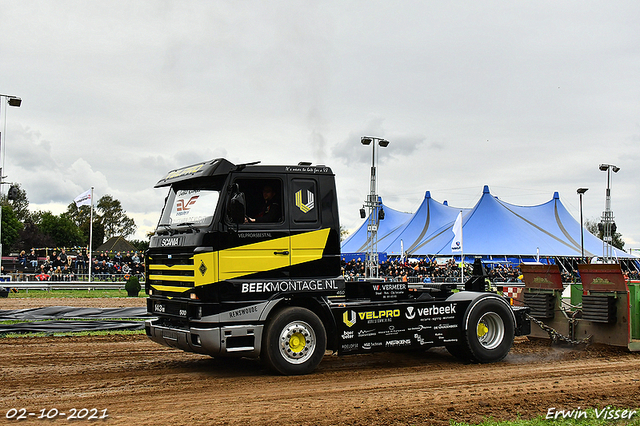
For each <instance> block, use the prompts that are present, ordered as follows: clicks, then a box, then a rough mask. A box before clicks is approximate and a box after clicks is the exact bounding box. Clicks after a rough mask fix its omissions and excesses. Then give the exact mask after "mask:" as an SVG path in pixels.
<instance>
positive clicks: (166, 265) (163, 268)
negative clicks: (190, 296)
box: [147, 251, 195, 288]
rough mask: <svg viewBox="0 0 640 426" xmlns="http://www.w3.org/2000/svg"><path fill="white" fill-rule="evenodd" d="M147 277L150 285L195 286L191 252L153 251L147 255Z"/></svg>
mask: <svg viewBox="0 0 640 426" xmlns="http://www.w3.org/2000/svg"><path fill="white" fill-rule="evenodd" d="M147 279H148V282H149V284H150V285H154V286H159V285H160V286H168V287H185V288H191V287H194V286H195V267H194V262H193V254H191V253H166V252H163V253H157V254H156V253H153V252H152V251H150V252H149V254H148V257H147Z"/></svg>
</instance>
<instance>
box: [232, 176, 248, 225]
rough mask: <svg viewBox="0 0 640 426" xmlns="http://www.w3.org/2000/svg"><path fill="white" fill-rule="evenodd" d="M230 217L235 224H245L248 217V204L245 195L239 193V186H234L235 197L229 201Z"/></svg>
mask: <svg viewBox="0 0 640 426" xmlns="http://www.w3.org/2000/svg"><path fill="white" fill-rule="evenodd" d="M228 212H229V217H230V218H231V221H232V222H233V223H235V224H241V223H244V218H245V217H246V215H247V203H246V202H245V199H244V193H243V192H239V191H238V186H237V185H234V188H233V195H232V196H231V200H229V209H228Z"/></svg>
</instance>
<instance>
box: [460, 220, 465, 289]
mask: <svg viewBox="0 0 640 426" xmlns="http://www.w3.org/2000/svg"><path fill="white" fill-rule="evenodd" d="M463 241H464V238H463V237H462V210H460V254H461V257H460V264H461V266H462V267H461V270H462V272H461V273H460V279H461V284H464V242H463Z"/></svg>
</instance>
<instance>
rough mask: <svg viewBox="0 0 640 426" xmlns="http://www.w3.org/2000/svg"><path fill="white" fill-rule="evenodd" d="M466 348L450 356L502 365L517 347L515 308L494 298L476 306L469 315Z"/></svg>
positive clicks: (454, 350) (458, 347) (452, 348)
mask: <svg viewBox="0 0 640 426" xmlns="http://www.w3.org/2000/svg"><path fill="white" fill-rule="evenodd" d="M464 323H465V324H466V329H465V330H464V335H463V340H464V341H463V342H462V345H459V346H454V347H451V348H447V349H449V352H450V353H452V354H454V355H455V356H456V357H457V358H459V359H461V360H463V361H465V362H479V363H488V362H498V361H500V360H502V359H503V358H504V357H505V356H507V354H508V353H509V351H510V350H511V346H512V345H513V337H514V334H515V323H514V320H513V314H512V312H511V308H510V307H509V306H507V304H506V303H505V302H502V301H501V300H497V299H496V298H493V297H490V298H489V297H487V298H483V299H480V300H479V301H477V302H476V303H473V304H472V305H471V306H470V307H469V309H468V310H467V313H466V315H465V322H464Z"/></svg>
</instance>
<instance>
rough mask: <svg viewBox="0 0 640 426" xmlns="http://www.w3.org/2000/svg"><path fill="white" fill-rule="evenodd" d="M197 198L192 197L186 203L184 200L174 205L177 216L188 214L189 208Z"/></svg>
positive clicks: (195, 196) (196, 196)
mask: <svg viewBox="0 0 640 426" xmlns="http://www.w3.org/2000/svg"><path fill="white" fill-rule="evenodd" d="M199 197H200V196H199V195H194V196H193V197H191V198H189V201H187V202H185V200H184V199H179V200H178V201H177V203H176V211H177V214H178V215H180V214H186V213H188V212H189V210H190V209H191V206H192V205H194V204H195V203H196V201H197V200H198V198H199Z"/></svg>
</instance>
